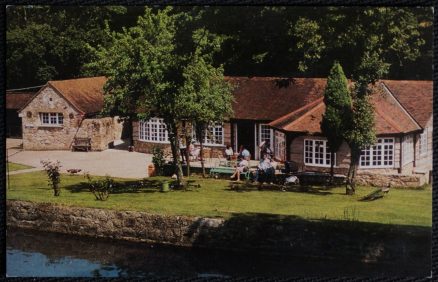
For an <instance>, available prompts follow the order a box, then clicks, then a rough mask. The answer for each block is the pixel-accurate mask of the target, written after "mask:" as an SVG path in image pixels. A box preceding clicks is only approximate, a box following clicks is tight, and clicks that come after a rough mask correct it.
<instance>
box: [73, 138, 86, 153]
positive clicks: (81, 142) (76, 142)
mask: <svg viewBox="0 0 438 282" xmlns="http://www.w3.org/2000/svg"><path fill="white" fill-rule="evenodd" d="M71 147H72V150H73V151H74V150H77V149H79V150H84V151H87V152H88V150H91V138H83V137H75V138H73V144H72V145H71Z"/></svg>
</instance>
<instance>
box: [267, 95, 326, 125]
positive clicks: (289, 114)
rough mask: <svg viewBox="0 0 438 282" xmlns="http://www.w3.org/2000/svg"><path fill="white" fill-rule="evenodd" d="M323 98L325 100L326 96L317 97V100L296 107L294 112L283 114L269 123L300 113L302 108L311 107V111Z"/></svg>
mask: <svg viewBox="0 0 438 282" xmlns="http://www.w3.org/2000/svg"><path fill="white" fill-rule="evenodd" d="M323 100H324V96H323V97H319V98H318V99H316V100H314V101H312V102H310V103H307V104H306V105H304V106H302V107H300V108H298V109H296V110H295V111H292V112H290V113H288V114H285V115H284V116H281V117H279V118H277V119H276V120H273V121H271V122H270V123H269V124H274V123H281V122H283V121H284V120H285V119H287V118H288V117H289V116H292V115H294V114H296V113H298V112H300V111H302V110H305V109H307V108H309V111H310V110H312V109H313V108H315V107H317V106H318V104H319V103H321V102H323Z"/></svg>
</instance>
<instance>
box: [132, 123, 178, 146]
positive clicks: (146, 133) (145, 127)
mask: <svg viewBox="0 0 438 282" xmlns="http://www.w3.org/2000/svg"><path fill="white" fill-rule="evenodd" d="M152 134H154V135H152ZM163 136H164V138H161V137H163ZM154 139H155V140H154ZM162 139H164V140H162ZM138 140H139V141H142V142H149V143H158V144H170V141H169V133H168V131H167V129H166V125H165V124H164V121H163V119H162V118H158V117H152V118H150V119H148V120H141V121H139V123H138Z"/></svg>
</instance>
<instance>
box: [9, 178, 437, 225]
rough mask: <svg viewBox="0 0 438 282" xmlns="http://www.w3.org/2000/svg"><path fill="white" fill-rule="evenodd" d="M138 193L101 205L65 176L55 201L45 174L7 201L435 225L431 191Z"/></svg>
mask: <svg viewBox="0 0 438 282" xmlns="http://www.w3.org/2000/svg"><path fill="white" fill-rule="evenodd" d="M161 179H163V178H152V179H151V180H152V182H149V183H146V184H144V185H143V186H140V187H133V186H132V185H131V186H130V185H126V184H129V183H128V181H127V180H123V179H116V180H117V182H118V183H120V184H121V183H124V184H125V185H119V187H118V188H117V189H116V192H115V193H113V194H111V195H110V197H109V199H108V200H107V201H96V200H95V198H94V196H93V194H92V193H90V192H89V190H88V186H87V184H86V179H85V178H84V177H83V176H80V175H79V176H71V175H63V176H62V182H61V187H62V192H61V196H60V197H54V196H53V191H52V189H51V188H49V187H48V185H47V177H46V175H45V174H44V172H33V173H26V174H20V175H11V176H10V184H11V185H10V189H8V190H7V199H18V200H26V201H35V202H51V203H58V204H64V205H74V206H82V207H97V208H110V209H116V210H135V211H147V212H152V213H158V214H173V215H190V216H210V217H211V216H221V217H226V218H228V217H230V216H232V214H235V213H264V214H280V215H295V216H299V217H302V218H304V219H330V220H347V221H361V222H376V223H383V224H397V225H416V226H431V225H432V191H431V188H430V187H427V188H425V189H421V190H418V189H417V190H414V189H391V191H390V192H389V194H388V195H387V196H386V197H384V198H383V199H379V200H376V201H371V202H363V201H359V199H360V198H362V197H363V196H365V195H367V194H369V193H370V192H372V191H373V190H374V188H369V187H360V188H359V189H358V191H357V194H356V195H354V196H346V195H345V188H344V187H335V188H323V187H321V188H318V187H312V188H311V189H309V190H308V191H298V190H297V191H294V192H280V191H258V190H256V189H254V190H250V191H234V190H230V188H229V187H228V183H229V181H226V180H216V179H199V178H193V179H196V180H197V182H198V183H200V184H201V188H194V189H191V190H188V191H171V192H168V193H160V192H159V191H158V186H159V181H160V180H161Z"/></svg>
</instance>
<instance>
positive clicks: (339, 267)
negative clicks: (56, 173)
mask: <svg viewBox="0 0 438 282" xmlns="http://www.w3.org/2000/svg"><path fill="white" fill-rule="evenodd" d="M425 269H427V268H422V267H419V268H418V266H415V265H410V267H404V266H403V265H400V264H399V263H394V264H393V265H388V264H365V263H358V262H351V261H339V260H324V261H322V260H315V259H307V258H305V259H303V258H296V257H285V256H272V255H271V256H268V255H260V254H243V253H232V252H223V251H216V250H215V251H213V250H200V249H189V248H176V247H169V246H161V245H152V244H143V243H128V242H121V241H113V240H107V239H93V238H85V237H76V236H69V235H61V234H53V233H46V232H36V231H29V230H22V229H8V230H7V275H8V276H10V277H11V276H20V277H23V276H27V277H28V276H34V277H41V276H43V277H54V276H58V277H59V276H70V277H148V278H155V277H168V276H179V277H181V276H184V277H187V276H190V277H229V276H277V277H278V276H288V277H290V276H298V275H366V276H369V275H382V274H384V275H408V274H410V275H419V276H424V275H427V272H425ZM403 271H405V273H404V272H403Z"/></svg>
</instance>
